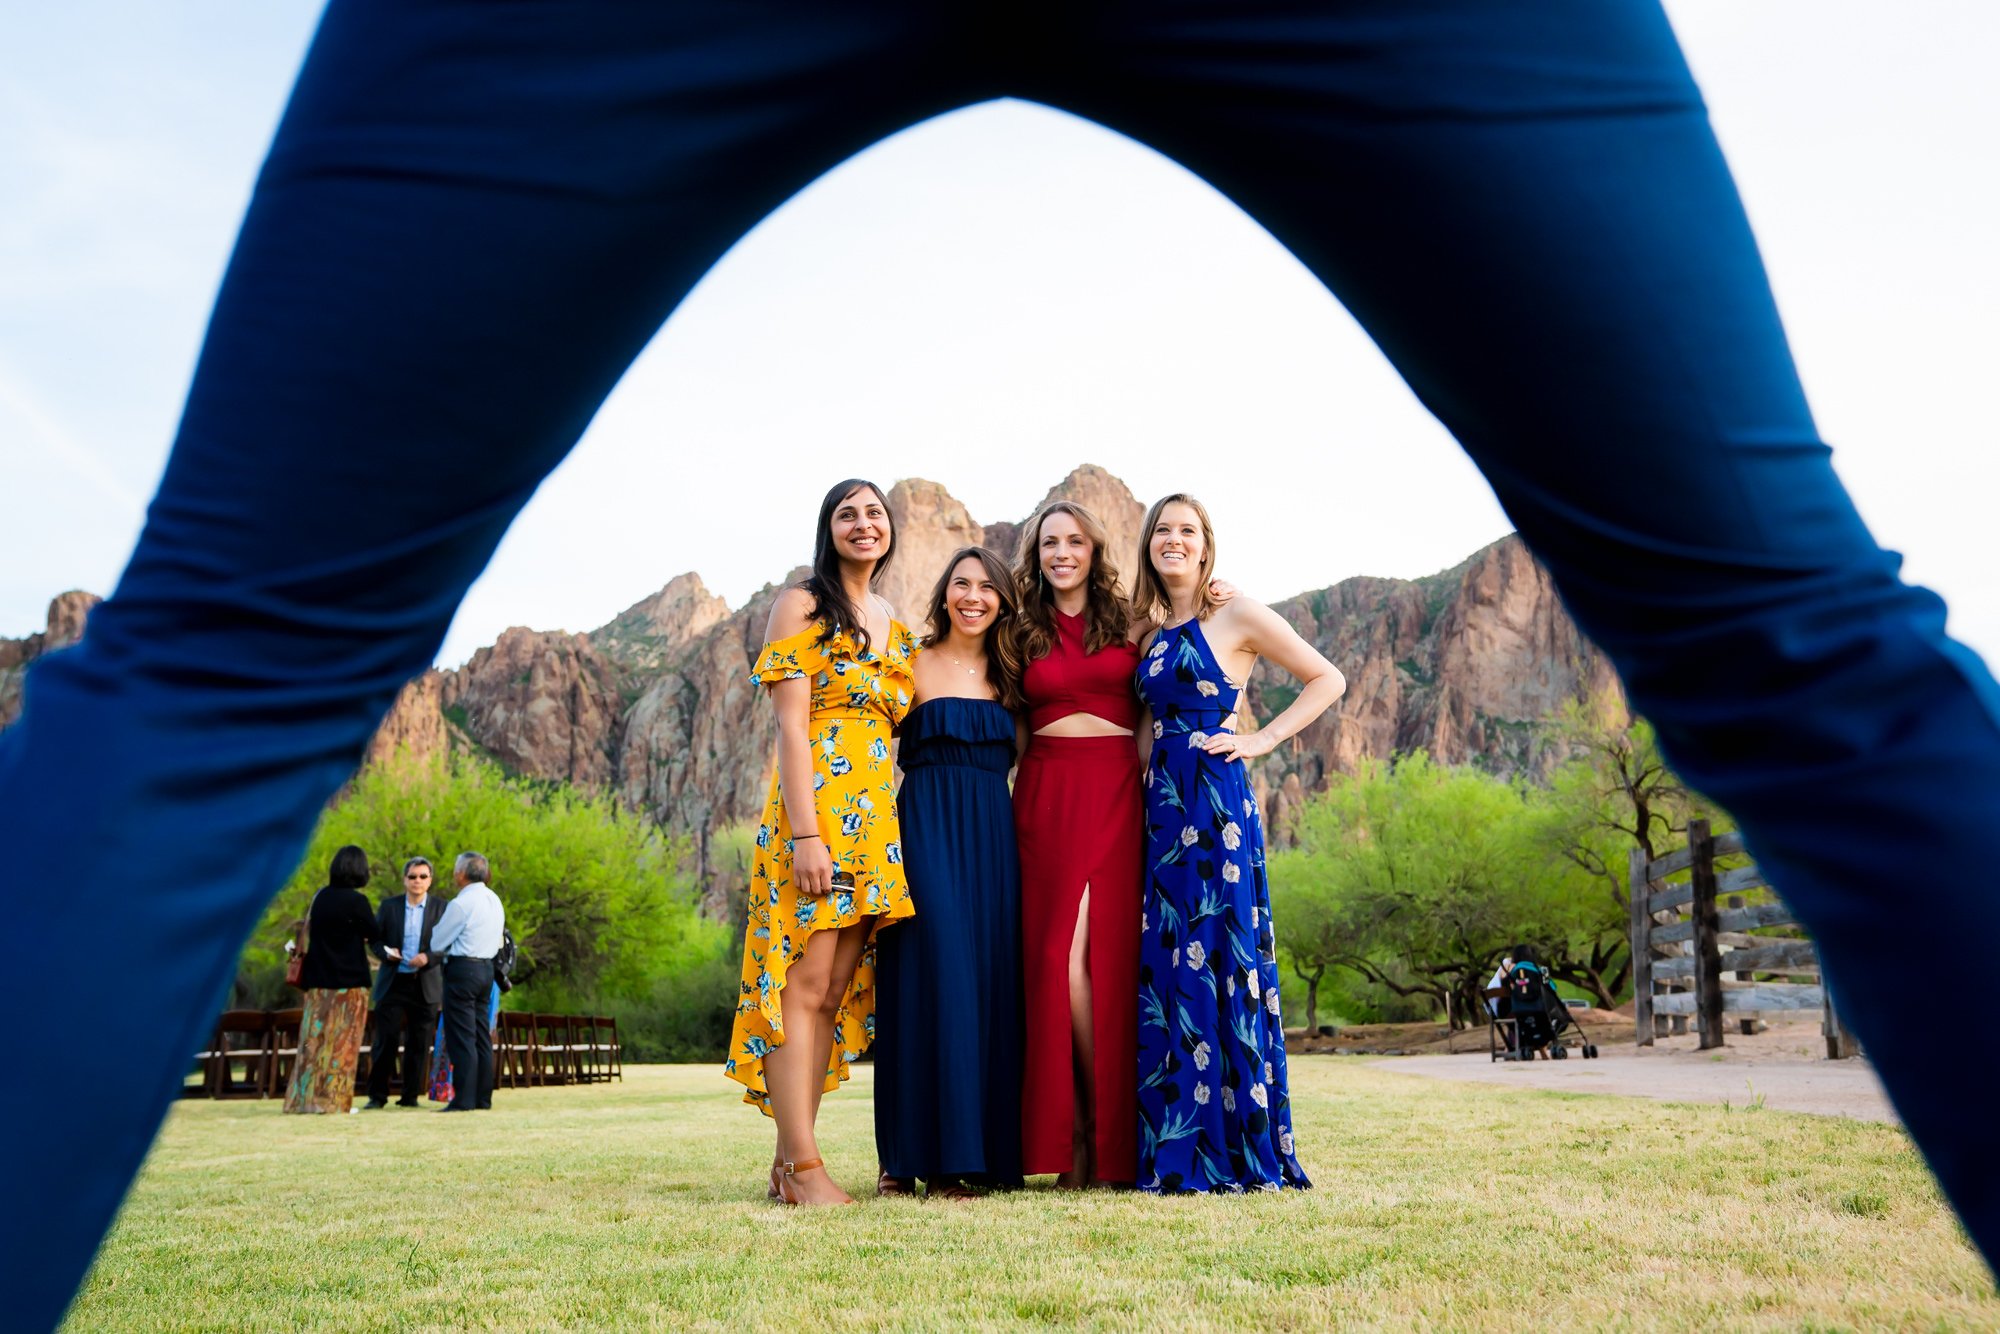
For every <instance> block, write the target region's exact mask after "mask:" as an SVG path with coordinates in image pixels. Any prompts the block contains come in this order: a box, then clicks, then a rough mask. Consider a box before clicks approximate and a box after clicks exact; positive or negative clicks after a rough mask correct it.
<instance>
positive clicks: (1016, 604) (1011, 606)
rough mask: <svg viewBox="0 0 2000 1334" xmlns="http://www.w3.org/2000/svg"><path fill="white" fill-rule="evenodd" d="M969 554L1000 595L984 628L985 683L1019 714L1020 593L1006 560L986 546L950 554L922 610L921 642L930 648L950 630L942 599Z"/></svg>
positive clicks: (1024, 705)
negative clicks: (996, 608)
mask: <svg viewBox="0 0 2000 1334" xmlns="http://www.w3.org/2000/svg"><path fill="white" fill-rule="evenodd" d="M968 556H970V557H972V558H974V559H976V560H977V561H978V562H979V563H980V564H981V565H983V566H985V567H986V577H987V578H988V579H991V580H992V581H993V587H994V588H995V589H997V590H998V591H999V594H1000V614H999V615H998V616H996V617H994V619H993V624H992V625H991V626H989V627H987V630H986V682H987V684H988V685H990V686H992V687H993V693H994V695H995V696H997V697H998V699H999V700H1000V704H1001V707H1003V708H1005V709H1006V710H1007V711H1008V712H1009V713H1019V712H1021V711H1022V710H1024V709H1026V708H1027V707H1028V701H1027V699H1026V697H1025V696H1023V695H1022V693H1021V668H1022V663H1021V644H1020V625H1021V594H1020V591H1019V590H1018V589H1016V588H1015V587H1014V576H1013V575H1012V574H1011V573H1010V572H1009V571H1008V569H1007V562H1006V561H1003V560H1001V559H1000V558H999V557H998V556H996V555H994V554H993V553H992V552H991V551H988V550H987V549H986V548H985V547H960V548H959V549H958V550H956V551H954V552H952V553H951V559H949V560H947V561H946V562H945V563H944V573H942V574H940V575H939V576H938V580H937V584H936V585H935V586H934V587H933V588H932V589H931V600H930V607H929V609H928V610H927V611H925V613H924V622H925V627H926V628H925V632H924V638H923V645H924V647H925V648H930V647H931V646H932V645H934V644H938V643H941V642H943V640H944V637H945V635H946V634H947V633H948V632H949V630H950V627H951V613H950V612H949V611H947V610H946V608H945V605H944V604H945V598H946V596H947V595H948V594H949V593H950V591H951V575H952V571H954V570H956V569H957V568H958V564H959V562H960V561H962V560H964V559H965V558H966V557H968Z"/></svg>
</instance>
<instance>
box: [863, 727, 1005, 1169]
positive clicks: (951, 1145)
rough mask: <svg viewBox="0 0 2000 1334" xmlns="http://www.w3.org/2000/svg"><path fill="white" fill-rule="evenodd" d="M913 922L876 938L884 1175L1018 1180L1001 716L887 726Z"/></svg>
mask: <svg viewBox="0 0 2000 1334" xmlns="http://www.w3.org/2000/svg"><path fill="white" fill-rule="evenodd" d="M901 738H902V749H901V753H900V755H899V756H898V762H899V763H900V765H901V766H902V770H903V786H902V790H901V791H900V792H898V793H897V795H896V810H897V813H898V815H899V816H900V818H901V820H902V826H903V867H904V870H905V872H906V873H907V874H908V876H909V882H910V898H911V903H912V905H913V906H914V907H915V909H916V913H915V915H914V916H912V917H910V918H907V919H905V920H903V921H900V922H898V923H897V924H896V925H895V927H894V928H893V929H891V930H887V931H884V932H882V933H881V934H880V936H879V937H878V938H877V955H876V972H875V1026H876V1027H875V1145H876V1151H877V1153H878V1154H879V1155H880V1159H881V1164H882V1170H883V1171H885V1172H887V1173H889V1175H891V1176H897V1177H919V1178H922V1179H924V1180H926V1181H936V1180H938V1179H939V1178H942V1177H969V1178H973V1179H975V1180H978V1181H983V1182H986V1183H988V1184H991V1185H997V1186H1017V1185H1019V1184H1020V1183H1021V924H1020V923H1021V867H1020V859H1019V854H1018V852H1017V851H1016V849H1015V844H1014V806H1013V802H1012V800H1011V799H1010V798H1009V796H1008V792H1007V771H1008V770H1009V769H1010V768H1012V767H1013V763H1014V717H1013V715H1012V714H1010V713H1008V712H1007V710H1006V709H1004V708H1002V707H1001V706H1000V705H999V704H997V703H994V702H993V701H991V700H983V699H952V698H942V699H932V700H926V701H924V702H923V703H921V704H919V705H917V706H916V707H915V708H914V709H911V710H910V712H909V715H908V716H907V717H906V718H904V720H903V726H902V731H901Z"/></svg>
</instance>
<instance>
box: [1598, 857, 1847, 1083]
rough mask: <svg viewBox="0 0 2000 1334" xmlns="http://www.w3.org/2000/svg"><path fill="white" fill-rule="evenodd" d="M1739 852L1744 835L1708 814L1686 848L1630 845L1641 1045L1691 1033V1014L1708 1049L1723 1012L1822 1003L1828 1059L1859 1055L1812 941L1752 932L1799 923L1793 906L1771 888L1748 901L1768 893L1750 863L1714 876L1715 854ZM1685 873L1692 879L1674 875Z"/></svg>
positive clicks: (1717, 1036) (1716, 1038) (1715, 1041)
mask: <svg viewBox="0 0 2000 1334" xmlns="http://www.w3.org/2000/svg"><path fill="white" fill-rule="evenodd" d="M1742 851H1743V838H1742V836H1741V835H1739V834H1723V835H1722V836H1721V837H1719V838H1718V837H1713V836H1711V835H1710V833H1709V828H1708V821H1706V820H1695V821H1692V822H1690V823H1689V825H1688V845H1687V846H1686V847H1685V848H1682V849H1681V850H1680V851H1678V852H1670V853H1668V854H1667V855H1666V856H1664V857H1661V858H1660V859H1659V860H1657V861H1652V862H1649V861H1647V860H1646V854H1645V853H1644V852H1643V851H1642V850H1640V849H1638V848H1634V849H1633V850H1632V866H1631V879H1630V881H1629V882H1628V891H1629V893H1630V896H1631V909H1632V1011H1633V1018H1634V1020H1635V1021H1636V1023H1637V1027H1638V1042H1639V1045H1640V1046H1642V1047H1650V1046H1651V1045H1653V1039H1654V1037H1655V1036H1656V1035H1662V1034H1664V1032H1665V1029H1666V1027H1667V1025H1668V1024H1669V1023H1672V1024H1673V1025H1674V1031H1676V1032H1683V1033H1684V1032H1686V1031H1687V1016H1688V1015H1693V1016H1694V1017H1695V1021H1696V1027H1697V1031H1698V1032H1699V1033H1700V1036H1701V1044H1700V1045H1701V1047H1702V1048H1703V1049H1704V1050H1706V1049H1707V1048H1710V1047H1720V1046H1722V1045H1723V1026H1724V1020H1723V1016H1724V1015H1725V1014H1733V1015H1752V1014H1757V1013H1760V1012H1761V1013H1769V1012H1772V1011H1781V1010H1791V1011H1798V1010H1818V1011H1819V1012H1820V1030H1821V1032H1822V1033H1824V1034H1825V1036H1826V1054H1827V1057H1828V1059H1830V1060H1839V1059H1841V1058H1843V1057H1848V1056H1852V1055H1854V1054H1855V1050H1856V1049H1855V1045H1854V1038H1853V1036H1852V1035H1851V1034H1849V1033H1848V1031H1847V1028H1846V1026H1845V1025H1843V1024H1842V1023H1841V1022H1840V1016H1839V1015H1838V1014H1836V1013H1835V1012H1834V1009H1833V1002H1832V1000H1831V998H1830V997H1829V996H1828V994H1827V991H1826V988H1825V987H1824V986H1823V985H1821V981H1820V968H1819V954H1818V952H1817V951H1816V950H1815V949H1814V948H1813V943H1812V941H1810V940H1808V939H1806V938H1804V937H1803V936H1797V935H1792V936H1782V935H1778V936H1774V935H1753V934H1751V933H1752V932H1756V931H1763V930H1768V929H1770V928H1774V927H1787V926H1795V925H1796V924H1797V919H1796V918H1795V917H1793V915H1792V910H1791V909H1790V908H1789V907H1787V906H1786V905H1785V904H1784V903H1783V902H1782V901H1780V900H1779V899H1778V898H1777V897H1776V896H1775V894H1772V896H1771V897H1770V898H1769V900H1768V901H1766V902H1762V903H1752V904H1747V905H1746V904H1745V902H1744V897H1743V896H1744V895H1746V894H1747V893H1749V892H1750V891H1753V890H1763V891H1765V892H1766V893H1767V894H1768V893H1771V886H1770V883H1769V882H1768V881H1766V880H1765V879H1764V877H1763V874H1762V873H1761V872H1759V871H1758V869H1757V868H1756V866H1754V865H1751V866H1743V867H1739V868H1738V869H1736V870H1733V871H1725V872H1721V873H1719V874H1718V873H1717V871H1716V869H1715V863H1716V860H1717V859H1718V858H1722V857H1732V856H1737V855H1740V854H1741V853H1742ZM1683 873H1685V875H1686V879H1677V878H1676V879H1670V877H1679V876H1681V875H1682V874H1683ZM1801 978H1804V979H1811V980H1809V981H1800V980H1798V979H1801ZM1751 1022H1752V1021H1751V1020H1749V1019H1747V1018H1746V1019H1744V1020H1743V1021H1742V1023H1743V1028H1742V1031H1743V1032H1745V1033H1748V1032H1750V1031H1752V1030H1751Z"/></svg>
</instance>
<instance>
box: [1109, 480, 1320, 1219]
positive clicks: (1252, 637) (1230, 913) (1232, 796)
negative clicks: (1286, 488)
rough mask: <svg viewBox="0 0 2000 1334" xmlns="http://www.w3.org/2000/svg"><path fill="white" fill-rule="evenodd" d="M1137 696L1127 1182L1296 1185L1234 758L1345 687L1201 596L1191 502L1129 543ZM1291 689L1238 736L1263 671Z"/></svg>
mask: <svg viewBox="0 0 2000 1334" xmlns="http://www.w3.org/2000/svg"><path fill="white" fill-rule="evenodd" d="M1140 533H1141V538H1142V541H1143V542H1144V544H1145V551H1144V559H1143V560H1142V561H1141V562H1140V564H1141V569H1140V574H1139V590H1138V595H1137V597H1136V598H1135V599H1134V605H1135V610H1136V612H1137V613H1138V618H1139V624H1138V627H1137V629H1138V632H1140V633H1142V634H1143V635H1144V638H1143V640H1142V651H1141V656H1140V659H1139V669H1138V686H1139V695H1140V697H1141V698H1142V699H1143V700H1144V701H1145V703H1146V706H1147V708H1148V710H1149V711H1150V712H1151V714H1152V720H1151V723H1150V726H1149V730H1150V733H1151V737H1152V751H1151V755H1150V757H1149V761H1148V765H1147V775H1146V862H1145V879H1144V890H1143V900H1142V901H1143V907H1144V915H1143V917H1142V918H1141V919H1140V927H1141V930H1140V941H1139V1185H1140V1187H1141V1188H1143V1189H1146V1190H1155V1191H1163V1192H1178V1191H1216V1190H1223V1191H1241V1190H1252V1189H1263V1190H1276V1189H1279V1188H1280V1187H1284V1186H1296V1187H1301V1188H1303V1187H1306V1186H1310V1185H1311V1184H1312V1183H1311V1182H1310V1181H1308V1180H1307V1179H1306V1174H1305V1170H1304V1169H1303V1168H1301V1167H1300V1166H1299V1161H1298V1157H1297V1155H1296V1153H1295V1151H1294V1147H1293V1142H1292V1110H1291V1096H1290V1090H1289V1085H1288V1083H1287V1080H1286V1077H1285V1031H1284V1022H1283V1019H1282V1018H1281V1017H1280V1015H1279V1008H1278V963H1277V955H1276V949H1275V945H1274V939H1275V937H1274V934H1273V930H1272V925H1271V890H1270V884H1269V882H1268V881H1267V880H1266V879H1265V874H1264V833H1263V824H1262V821H1261V819H1260V818H1259V815H1258V811H1257V801H1256V797H1255V796H1254V795H1253V793H1252V791H1251V787H1250V779H1249V775H1248V774H1247V773H1246V772H1245V768H1244V761H1246V760H1250V759H1253V758H1255V757H1257V756H1259V755H1264V754H1268V753H1269V752H1270V751H1271V750H1272V748H1273V747H1275V746H1276V745H1277V744H1278V743H1279V742H1280V741H1283V740H1285V739H1287V738H1288V737H1291V736H1294V735H1296V734H1297V733H1298V732H1299V731H1300V730H1301V729H1302V728H1304V727H1305V726H1306V725H1307V724H1309V723H1311V722H1312V721H1313V720H1314V719H1316V718H1318V717H1319V715H1320V714H1322V713H1324V712H1325V711H1326V710H1327V708H1328V707H1330V706H1331V705H1332V704H1333V702H1334V701H1335V700H1337V699H1339V698H1340V695H1341V692H1342V691H1343V690H1345V689H1346V682H1345V681H1344V680H1343V679H1342V678H1341V675H1340V673H1339V672H1338V671H1337V670H1335V668H1334V666H1333V664H1332V663H1330V662H1328V661H1327V660H1326V659H1325V658H1324V657H1322V656H1321V655H1320V654H1319V653H1318V651H1316V650H1315V649H1314V648H1313V647H1312V645H1310V644H1308V643H1306V642H1305V641H1304V640H1303V639H1301V638H1300V637H1299V635H1298V633H1297V632H1296V631H1295V630H1293V629H1292V627H1291V626H1290V625H1289V624H1287V623H1286V622H1285V620H1284V618H1283V617H1281V616H1279V615H1278V614H1277V613H1276V612H1273V611H1272V610H1271V609H1270V608H1269V607H1266V606H1264V605H1263V604H1261V603H1259V602H1256V601H1254V600H1253V599H1251V598H1247V597H1237V598H1234V599H1232V600H1231V601H1229V602H1228V603H1226V604H1221V605H1218V604H1217V603H1216V602H1215V600H1214V598H1213V596H1212V595H1211V594H1210V592H1209V591H1208V590H1209V574H1210V571H1211V570H1212V569H1213V568H1214V564H1215V533H1214V530H1213V528H1212V527H1211V525H1210V523H1209V519H1208V511H1207V510H1205V509H1204V508H1202V506H1201V504H1200V502H1198V501H1196V500H1195V499H1194V498H1193V497H1192V496H1186V495H1171V496H1167V497H1166V498H1165V499H1163V500H1160V501H1158V502H1157V503H1155V504H1154V506H1153V507H1152V509H1151V510H1150V511H1148V512H1147V515H1146V522H1145V525H1144V527H1143V528H1141V530H1140ZM1260 657H1262V658H1267V659H1269V660H1270V661H1271V662H1273V663H1275V664H1276V665H1278V666H1279V667H1282V668H1284V669H1285V670H1287V671H1289V672H1291V673H1292V674H1293V675H1294V676H1296V677H1297V678H1298V679H1299V682H1300V687H1301V688H1300V690H1299V694H1298V697H1297V698H1296V699H1295V700H1293V701H1292V704H1291V705H1290V707H1288V708H1286V709H1285V711H1284V712H1282V713H1280V714H1279V715H1278V716H1277V717H1275V718H1273V719H1271V721H1270V722H1268V723H1267V724H1265V725H1264V727H1262V728H1261V729H1259V730H1257V731H1255V732H1251V733H1249V734H1247V735H1243V736H1238V735H1237V734H1236V732H1235V716H1234V715H1235V710H1236V706H1237V700H1238V696H1239V695H1240V694H1241V691H1242V687H1241V684H1240V683H1241V682H1244V681H1247V680H1249V678H1250V669H1251V668H1252V667H1253V666H1255V665H1256V662H1257V659H1258V658H1260Z"/></svg>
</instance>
